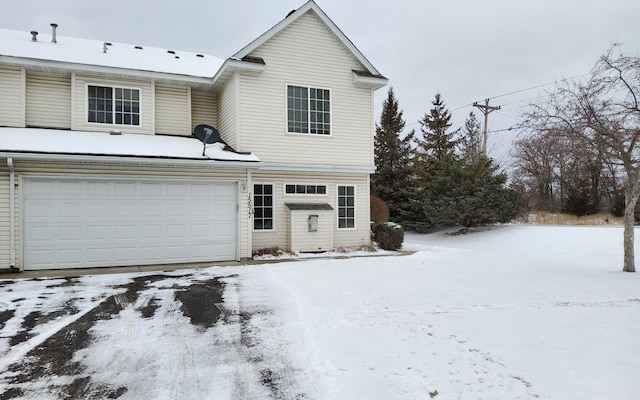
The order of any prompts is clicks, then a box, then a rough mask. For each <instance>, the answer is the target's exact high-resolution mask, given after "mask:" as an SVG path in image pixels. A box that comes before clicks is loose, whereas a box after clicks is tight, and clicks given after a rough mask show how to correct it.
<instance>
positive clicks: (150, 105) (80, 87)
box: [71, 75, 155, 134]
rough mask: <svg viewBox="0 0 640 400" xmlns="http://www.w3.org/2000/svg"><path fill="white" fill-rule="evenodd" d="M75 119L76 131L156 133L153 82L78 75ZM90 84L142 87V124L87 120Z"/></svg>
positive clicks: (73, 105) (74, 110)
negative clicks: (104, 122)
mask: <svg viewBox="0 0 640 400" xmlns="http://www.w3.org/2000/svg"><path fill="white" fill-rule="evenodd" d="M72 85H73V91H74V93H73V96H75V98H74V100H73V104H72V108H73V114H74V115H73V120H72V127H71V129H73V130H76V131H96V132H109V131H111V130H114V129H117V130H119V131H122V132H124V133H146V134H153V133H154V128H153V126H154V111H153V110H154V106H155V104H154V101H153V87H154V86H153V83H152V82H148V81H138V80H131V79H119V78H101V77H95V76H84V75H76V77H75V80H73V78H72ZM88 85H104V86H115V87H124V88H133V89H140V125H139V126H134V125H111V124H97V123H89V122H87V107H88V105H87V90H88V89H87V87H88Z"/></svg>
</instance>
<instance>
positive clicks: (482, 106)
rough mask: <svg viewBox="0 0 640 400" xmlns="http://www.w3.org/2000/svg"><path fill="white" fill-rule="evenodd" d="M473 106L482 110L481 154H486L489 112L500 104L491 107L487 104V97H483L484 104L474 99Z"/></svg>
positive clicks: (496, 108) (497, 108)
mask: <svg viewBox="0 0 640 400" xmlns="http://www.w3.org/2000/svg"><path fill="white" fill-rule="evenodd" d="M473 106H474V107H478V108H479V109H480V111H482V113H483V114H484V129H483V131H484V132H483V135H484V136H483V139H482V155H483V156H485V157H486V156H487V139H488V136H489V134H488V128H487V126H488V123H489V113H490V112H491V111H495V110H499V109H500V106H498V107H493V106H490V105H489V99H485V100H484V104H478V102H477V101H476V102H475V103H473Z"/></svg>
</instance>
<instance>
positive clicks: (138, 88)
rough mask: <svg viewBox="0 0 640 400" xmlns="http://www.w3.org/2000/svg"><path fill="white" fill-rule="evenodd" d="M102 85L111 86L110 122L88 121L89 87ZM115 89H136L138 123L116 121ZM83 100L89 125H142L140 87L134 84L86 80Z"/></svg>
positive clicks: (86, 120)
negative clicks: (111, 83) (126, 84)
mask: <svg viewBox="0 0 640 400" xmlns="http://www.w3.org/2000/svg"><path fill="white" fill-rule="evenodd" d="M90 86H96V87H104V88H111V93H112V94H111V96H112V97H111V121H112V122H111V123H109V122H90V121H89V87H90ZM116 89H126V90H137V91H138V113H137V114H138V123H137V124H123V123H120V124H118V123H116V122H115V121H116V101H117V100H116V98H115V96H116ZM84 98H85V101H86V106H85V108H84V112H85V122H86V123H87V124H91V125H99V126H122V127H128V126H131V127H141V126H142V88H140V87H134V86H123V85H110V84H105V83H92V82H88V83H86V84H85V97H84Z"/></svg>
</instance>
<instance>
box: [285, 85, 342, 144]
mask: <svg viewBox="0 0 640 400" xmlns="http://www.w3.org/2000/svg"><path fill="white" fill-rule="evenodd" d="M287 132H289V133H308V134H313V135H330V134H331V93H330V91H329V89H320V88H313V87H306V86H292V85H287Z"/></svg>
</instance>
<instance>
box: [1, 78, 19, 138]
mask: <svg viewBox="0 0 640 400" xmlns="http://www.w3.org/2000/svg"><path fill="white" fill-rule="evenodd" d="M24 87H25V71H24V70H23V69H20V68H5V67H0V126H12V127H24V126H25V117H24V116H25V112H24V108H25V102H24V100H25V98H24V92H25V89H24Z"/></svg>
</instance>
